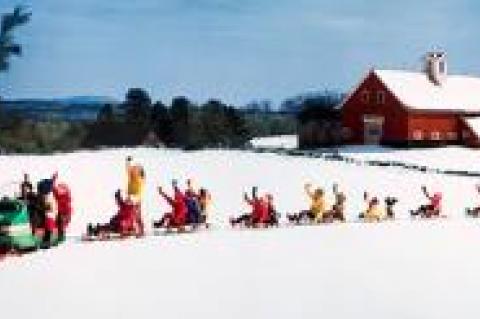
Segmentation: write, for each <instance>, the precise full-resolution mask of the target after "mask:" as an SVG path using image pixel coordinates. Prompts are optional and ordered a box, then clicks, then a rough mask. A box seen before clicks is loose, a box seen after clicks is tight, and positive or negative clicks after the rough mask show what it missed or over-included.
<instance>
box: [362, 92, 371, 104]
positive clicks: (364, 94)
mask: <svg viewBox="0 0 480 319" xmlns="http://www.w3.org/2000/svg"><path fill="white" fill-rule="evenodd" d="M362 102H363V103H368V102H370V92H369V91H368V90H363V91H362Z"/></svg>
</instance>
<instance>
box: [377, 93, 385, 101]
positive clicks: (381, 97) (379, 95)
mask: <svg viewBox="0 0 480 319" xmlns="http://www.w3.org/2000/svg"><path fill="white" fill-rule="evenodd" d="M377 103H378V104H385V92H383V91H377Z"/></svg>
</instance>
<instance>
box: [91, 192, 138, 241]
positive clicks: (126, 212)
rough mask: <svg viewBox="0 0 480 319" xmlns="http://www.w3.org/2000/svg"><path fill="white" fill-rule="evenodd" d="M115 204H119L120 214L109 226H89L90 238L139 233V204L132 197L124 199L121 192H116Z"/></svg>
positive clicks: (118, 213)
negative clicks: (137, 227) (137, 220)
mask: <svg viewBox="0 0 480 319" xmlns="http://www.w3.org/2000/svg"><path fill="white" fill-rule="evenodd" d="M115 202H116V203H117V207H118V212H117V214H115V215H114V216H113V217H112V218H111V219H110V222H109V223H108V224H103V225H102V224H97V225H96V226H93V225H92V224H89V225H88V227H87V233H88V234H89V236H95V237H96V236H101V235H103V234H108V233H118V234H120V235H122V236H128V235H132V234H133V233H134V232H136V231H138V230H137V229H136V227H135V225H136V218H137V204H136V203H135V201H133V200H132V199H131V198H130V197H127V198H123V197H122V194H121V191H120V190H117V191H116V192H115Z"/></svg>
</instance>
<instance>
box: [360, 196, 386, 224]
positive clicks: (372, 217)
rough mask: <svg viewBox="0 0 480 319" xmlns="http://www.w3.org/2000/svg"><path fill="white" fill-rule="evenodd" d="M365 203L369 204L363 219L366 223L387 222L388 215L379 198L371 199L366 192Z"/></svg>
mask: <svg viewBox="0 0 480 319" xmlns="http://www.w3.org/2000/svg"><path fill="white" fill-rule="evenodd" d="M363 198H364V200H365V202H366V203H367V209H366V210H365V213H364V214H363V218H364V220H365V221H366V222H379V221H382V220H385V218H386V213H385V210H384V209H383V208H382V207H381V206H380V201H379V200H378V198H377V197H373V198H371V199H370V198H369V197H368V194H367V193H366V192H365V193H364V196H363Z"/></svg>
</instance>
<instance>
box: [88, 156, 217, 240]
mask: <svg viewBox="0 0 480 319" xmlns="http://www.w3.org/2000/svg"><path fill="white" fill-rule="evenodd" d="M126 174H127V179H128V183H127V184H128V185H127V192H126V194H125V195H123V194H122V192H121V191H120V190H117V191H116V192H115V202H116V204H117V207H118V211H117V213H116V214H115V215H114V216H113V217H112V218H111V219H110V221H109V222H108V223H106V224H96V225H94V224H89V225H88V226H87V236H89V237H102V236H105V237H109V236H110V235H112V234H118V235H120V236H121V237H126V236H132V235H135V236H137V237H142V236H143V235H144V234H145V226H144V223H143V218H142V207H141V201H142V197H143V191H144V188H145V177H146V176H145V171H144V169H143V167H142V166H141V165H139V164H134V163H133V162H132V158H131V157H130V156H129V157H127V160H126ZM172 187H173V196H170V195H168V194H167V193H166V192H165V191H164V189H163V188H162V187H159V188H158V192H159V195H160V196H161V197H162V198H163V199H165V201H166V202H167V203H168V204H169V205H170V206H171V208H172V210H171V212H168V213H166V214H164V215H163V217H162V218H161V219H160V220H158V221H155V222H154V223H153V227H154V228H164V229H167V230H171V229H178V230H184V229H185V227H186V226H191V227H192V228H197V227H199V226H201V225H205V226H207V227H208V223H207V212H208V207H209V204H210V200H211V197H210V194H209V192H208V191H207V190H206V189H204V188H200V189H199V190H198V191H196V190H195V189H194V187H193V183H192V181H191V180H187V188H186V190H185V191H182V190H181V189H180V187H179V186H178V182H177V181H176V180H173V181H172Z"/></svg>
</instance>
